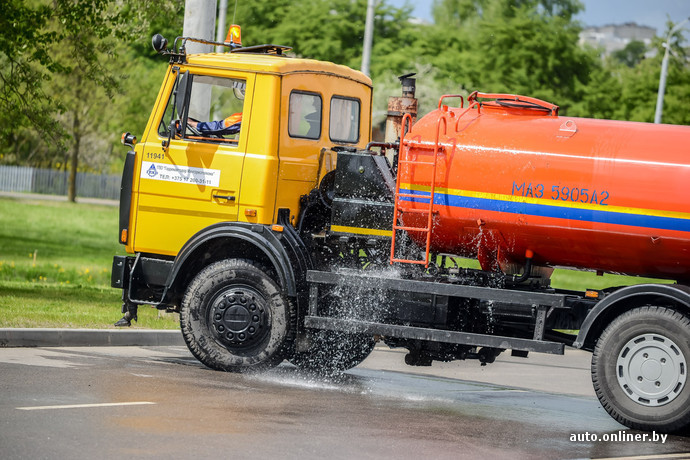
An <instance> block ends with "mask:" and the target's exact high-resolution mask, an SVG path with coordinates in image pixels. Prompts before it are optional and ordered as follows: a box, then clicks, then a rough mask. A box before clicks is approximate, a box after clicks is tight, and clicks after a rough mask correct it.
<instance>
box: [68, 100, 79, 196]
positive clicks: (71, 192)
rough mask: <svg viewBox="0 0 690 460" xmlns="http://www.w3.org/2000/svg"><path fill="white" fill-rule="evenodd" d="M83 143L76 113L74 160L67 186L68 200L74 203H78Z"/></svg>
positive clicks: (75, 113)
mask: <svg viewBox="0 0 690 460" xmlns="http://www.w3.org/2000/svg"><path fill="white" fill-rule="evenodd" d="M80 143H81V132H80V122H79V113H78V112H77V111H76V110H75V111H74V118H73V119H72V158H71V161H70V166H69V184H68V186H67V199H68V200H69V201H71V202H72V203H76V201H77V166H79V145H80Z"/></svg>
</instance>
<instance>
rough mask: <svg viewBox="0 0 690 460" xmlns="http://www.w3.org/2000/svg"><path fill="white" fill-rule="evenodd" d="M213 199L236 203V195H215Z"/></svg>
mask: <svg viewBox="0 0 690 460" xmlns="http://www.w3.org/2000/svg"><path fill="white" fill-rule="evenodd" d="M213 198H217V199H223V200H228V201H235V196H234V195H213Z"/></svg>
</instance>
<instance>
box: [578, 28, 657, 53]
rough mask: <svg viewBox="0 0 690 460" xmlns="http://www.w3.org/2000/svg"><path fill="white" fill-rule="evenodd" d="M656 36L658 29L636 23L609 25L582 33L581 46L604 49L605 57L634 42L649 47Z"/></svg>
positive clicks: (587, 29)
mask: <svg viewBox="0 0 690 460" xmlns="http://www.w3.org/2000/svg"><path fill="white" fill-rule="evenodd" d="M655 35H656V29H654V28H652V27H648V26H640V25H637V24H636V23H634V22H628V23H625V24H618V25H616V24H609V25H605V26H601V27H587V28H585V29H583V30H582V32H580V40H579V44H580V45H585V44H586V45H590V46H592V47H594V48H601V49H603V54H604V55H609V54H611V53H612V52H614V51H618V50H620V49H623V48H625V45H627V44H628V43H630V42H631V41H633V40H637V41H641V42H642V43H644V44H645V45H647V46H649V45H650V44H651V43H652V39H653V38H654V36H655Z"/></svg>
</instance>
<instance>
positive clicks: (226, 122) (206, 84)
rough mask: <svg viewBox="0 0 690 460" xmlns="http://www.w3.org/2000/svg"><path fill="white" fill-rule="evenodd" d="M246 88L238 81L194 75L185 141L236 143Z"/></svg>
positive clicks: (243, 82)
mask: <svg viewBox="0 0 690 460" xmlns="http://www.w3.org/2000/svg"><path fill="white" fill-rule="evenodd" d="M246 86H247V85H246V82H245V81H244V80H240V79H236V78H220V77H209V76H206V75H194V76H193V80H192V89H191V94H190V97H189V110H188V111H187V125H186V130H185V138H188V139H196V140H201V141H211V142H214V141H215V142H230V143H237V140H238V139H239V135H240V129H241V126H242V112H243V111H244V93H245V89H246Z"/></svg>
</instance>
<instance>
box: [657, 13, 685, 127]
mask: <svg viewBox="0 0 690 460" xmlns="http://www.w3.org/2000/svg"><path fill="white" fill-rule="evenodd" d="M688 21H690V18H687V19H686V20H684V21H682V22H679V23H678V24H676V26H675V27H673V28H672V29H671V30H670V31H669V32H668V35H667V36H666V42H665V43H664V48H666V51H664V58H663V59H662V60H661V75H659V92H658V93H657V95H656V110H655V111H654V123H661V115H662V113H663V111H664V93H665V92H666V75H667V74H668V55H669V51H670V50H671V36H672V35H673V34H674V33H676V31H678V30H680V29H681V28H682V27H683V26H684V25H685V23H686V22H688Z"/></svg>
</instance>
